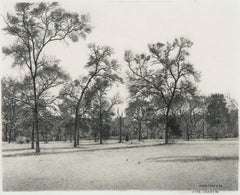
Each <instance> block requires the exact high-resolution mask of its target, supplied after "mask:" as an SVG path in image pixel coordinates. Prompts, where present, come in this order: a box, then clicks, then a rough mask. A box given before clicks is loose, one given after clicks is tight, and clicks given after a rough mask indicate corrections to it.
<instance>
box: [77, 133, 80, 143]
mask: <svg viewBox="0 0 240 195" xmlns="http://www.w3.org/2000/svg"><path fill="white" fill-rule="evenodd" d="M79 131H80V130H79V129H78V130H77V146H79V140H80V132H79Z"/></svg>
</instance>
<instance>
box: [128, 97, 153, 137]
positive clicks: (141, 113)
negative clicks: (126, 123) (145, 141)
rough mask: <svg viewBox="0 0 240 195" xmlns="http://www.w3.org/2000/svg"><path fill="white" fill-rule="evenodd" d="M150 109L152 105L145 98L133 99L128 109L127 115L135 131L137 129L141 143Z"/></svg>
mask: <svg viewBox="0 0 240 195" xmlns="http://www.w3.org/2000/svg"><path fill="white" fill-rule="evenodd" d="M150 109H151V106H150V103H149V102H147V101H146V100H144V99H143V98H141V99H140V98H135V99H132V101H130V102H129V105H128V107H127V109H126V115H127V116H128V117H129V118H131V121H132V125H133V129H137V132H138V140H139V141H141V140H142V133H143V131H142V130H143V125H144V123H146V122H147V121H148V116H149V111H150ZM149 118H150V117H149Z"/></svg>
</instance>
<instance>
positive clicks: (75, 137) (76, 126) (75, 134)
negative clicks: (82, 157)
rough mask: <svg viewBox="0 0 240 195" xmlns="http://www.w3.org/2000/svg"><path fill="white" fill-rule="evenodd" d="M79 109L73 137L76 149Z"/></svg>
mask: <svg viewBox="0 0 240 195" xmlns="http://www.w3.org/2000/svg"><path fill="white" fill-rule="evenodd" d="M77 110H78V109H77V108H76V113H75V123H74V135H73V139H74V144H73V146H74V148H76V147H77V129H78V112H77Z"/></svg>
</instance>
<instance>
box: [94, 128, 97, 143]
mask: <svg viewBox="0 0 240 195" xmlns="http://www.w3.org/2000/svg"><path fill="white" fill-rule="evenodd" d="M94 141H95V142H97V132H96V129H95V132H94Z"/></svg>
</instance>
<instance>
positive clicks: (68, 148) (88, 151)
mask: <svg viewBox="0 0 240 195" xmlns="http://www.w3.org/2000/svg"><path fill="white" fill-rule="evenodd" d="M72 145H73V144H72V143H69V142H50V143H48V144H44V143H42V144H41V147H42V151H41V154H40V155H35V154H34V150H31V149H29V147H30V144H21V145H20V144H16V143H11V144H8V143H3V144H2V148H3V149H2V154H3V160H2V161H3V190H4V191H35V190H129V189H138V190H198V189H200V190H220V191H221V190H237V189H238V146H239V145H238V140H234V139H231V140H219V141H203V140H200V141H199V140H198V141H176V143H174V144H170V145H164V144H162V142H161V141H158V140H157V141H156V140H144V141H143V142H141V143H139V142H137V141H134V142H133V143H132V144H131V143H130V142H129V143H121V144H119V143H117V141H116V140H115V141H108V142H107V143H105V144H103V145H100V144H98V143H97V144H96V143H94V142H93V141H81V143H80V146H79V148H73V146H72Z"/></svg>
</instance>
